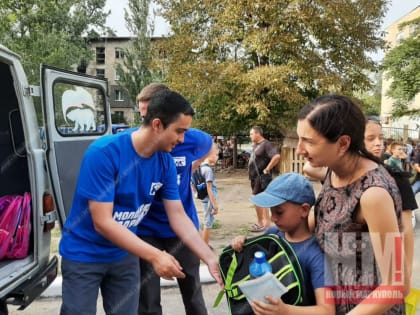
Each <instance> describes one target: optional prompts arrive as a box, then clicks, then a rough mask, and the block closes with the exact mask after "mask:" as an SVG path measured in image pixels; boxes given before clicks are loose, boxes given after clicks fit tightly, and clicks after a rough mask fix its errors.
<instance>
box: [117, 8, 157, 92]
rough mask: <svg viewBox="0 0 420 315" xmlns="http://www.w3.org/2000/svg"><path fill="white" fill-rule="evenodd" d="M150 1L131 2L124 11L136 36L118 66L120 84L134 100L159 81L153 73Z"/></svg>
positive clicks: (127, 21)
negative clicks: (144, 88)
mask: <svg viewBox="0 0 420 315" xmlns="http://www.w3.org/2000/svg"><path fill="white" fill-rule="evenodd" d="M149 6H150V0H129V2H128V7H129V10H126V9H124V12H125V20H126V25H127V28H128V30H129V31H130V32H131V33H133V34H136V37H135V38H134V39H133V40H132V42H131V45H130V47H129V48H127V49H125V50H124V58H123V62H122V63H121V64H117V71H118V74H119V75H120V80H119V82H118V84H119V85H120V86H121V87H122V88H123V89H125V90H126V91H127V92H128V94H129V96H130V98H131V99H132V100H135V99H136V96H137V94H138V93H139V92H140V90H141V89H142V88H143V87H144V86H146V85H148V84H149V83H151V82H153V81H159V80H158V79H157V78H156V76H154V75H153V73H152V72H151V70H150V68H151V66H150V65H151V62H152V55H151V37H152V33H153V27H152V25H151V24H150V23H148V21H147V16H148V12H149Z"/></svg>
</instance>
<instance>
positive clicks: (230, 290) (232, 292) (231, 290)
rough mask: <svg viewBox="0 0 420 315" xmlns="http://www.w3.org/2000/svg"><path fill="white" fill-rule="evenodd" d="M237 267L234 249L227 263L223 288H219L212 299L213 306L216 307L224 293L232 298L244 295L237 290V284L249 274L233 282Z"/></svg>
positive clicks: (240, 297) (248, 277)
mask: <svg viewBox="0 0 420 315" xmlns="http://www.w3.org/2000/svg"><path fill="white" fill-rule="evenodd" d="M237 267H238V260H237V258H236V254H235V251H233V252H232V262H231V263H230V265H229V269H228V271H227V273H226V279H225V287H224V289H223V290H220V291H219V293H218V294H217V297H216V300H215V301H214V304H213V307H217V306H219V304H220V301H221V300H222V298H223V296H224V294H225V293H226V295H227V296H228V297H230V298H234V299H242V298H244V297H245V296H244V295H243V294H242V293H241V292H240V291H239V286H238V284H239V283H240V282H243V281H246V280H248V279H250V276H249V275H248V276H246V277H245V278H243V279H242V280H240V281H239V282H235V283H233V282H232V280H233V276H234V275H235V271H236V268H237Z"/></svg>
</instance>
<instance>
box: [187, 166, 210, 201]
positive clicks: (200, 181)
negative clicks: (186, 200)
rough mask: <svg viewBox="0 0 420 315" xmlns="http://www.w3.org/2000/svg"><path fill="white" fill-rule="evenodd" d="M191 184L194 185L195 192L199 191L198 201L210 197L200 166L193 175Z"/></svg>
mask: <svg viewBox="0 0 420 315" xmlns="http://www.w3.org/2000/svg"><path fill="white" fill-rule="evenodd" d="M191 182H192V184H193V185H194V187H195V190H196V191H197V198H198V199H201V200H203V199H204V198H206V197H207V196H208V193H207V183H206V179H205V178H204V177H203V175H202V174H201V167H200V166H198V168H197V169H196V170H195V171H194V173H193V174H192V176H191Z"/></svg>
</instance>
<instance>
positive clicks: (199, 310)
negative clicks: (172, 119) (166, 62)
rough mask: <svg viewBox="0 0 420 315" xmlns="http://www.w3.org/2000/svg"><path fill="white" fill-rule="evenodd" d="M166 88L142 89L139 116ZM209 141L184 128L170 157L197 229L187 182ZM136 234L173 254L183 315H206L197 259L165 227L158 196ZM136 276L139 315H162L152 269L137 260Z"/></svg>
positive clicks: (186, 206) (139, 97) (210, 141)
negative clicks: (179, 269) (178, 267)
mask: <svg viewBox="0 0 420 315" xmlns="http://www.w3.org/2000/svg"><path fill="white" fill-rule="evenodd" d="M164 89H168V87H167V86H166V85H163V84H160V83H152V84H150V85H148V86H146V87H144V88H143V90H142V91H141V92H140V93H139V95H138V97H137V101H138V104H139V109H140V115H141V116H145V115H146V113H147V108H148V104H149V101H150V99H151V97H152V96H153V94H154V93H156V92H157V91H159V90H164ZM212 142H213V140H212V138H211V136H210V135H208V134H207V133H205V132H203V131H200V130H198V129H193V128H191V129H188V130H187V132H186V133H185V137H184V142H183V143H181V144H179V145H177V146H176V147H175V148H174V149H173V150H172V151H171V155H172V158H173V159H174V162H175V167H176V172H177V183H178V186H179V194H180V198H181V201H182V204H183V205H184V209H185V212H186V213H187V215H188V216H189V217H190V219H191V220H192V222H193V223H194V225H195V227H196V228H197V230H198V229H199V220H198V216H197V209H196V207H195V204H194V200H193V195H192V191H191V186H190V181H191V174H192V163H193V162H194V161H197V160H198V161H200V159H203V158H204V157H205V156H206V154H207V153H208V152H209V150H210V148H211V146H212ZM137 235H138V236H140V237H141V239H142V240H143V241H145V242H147V243H149V244H150V245H152V246H154V247H156V248H159V249H161V250H164V251H166V252H168V253H171V254H172V255H174V257H175V258H176V259H177V260H178V261H179V263H180V264H181V266H182V271H183V272H184V274H185V278H183V279H180V278H178V279H177V281H178V285H179V288H180V290H181V294H182V300H183V302H184V307H185V314H186V315H190V314H191V315H192V314H194V315H207V308H206V305H205V302H204V298H203V293H202V289H201V283H200V272H199V268H200V259H199V258H198V257H197V255H195V254H194V253H193V252H192V251H191V250H190V249H189V248H188V247H186V246H185V245H184V243H183V242H182V241H181V240H180V239H179V237H177V236H176V234H175V233H174V232H173V230H172V229H171V226H170V225H169V221H168V217H167V215H166V211H165V207H164V205H163V203H162V199H161V196H160V195H159V194H157V195H156V198H155V200H154V201H153V202H152V205H151V207H150V211H149V213H148V215H147V216H146V217H145V218H144V220H143V221H142V222H141V223H140V224H139V226H138V228H137ZM140 274H141V275H142V278H143V279H147V280H145V281H142V282H141V286H140V302H139V311H138V314H139V315H151V314H153V315H158V314H162V306H161V291H160V278H159V276H158V275H157V274H156V272H155V271H154V270H153V266H152V265H151V264H150V263H149V262H147V261H145V260H143V259H140Z"/></svg>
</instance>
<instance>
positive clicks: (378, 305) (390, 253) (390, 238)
mask: <svg viewBox="0 0 420 315" xmlns="http://www.w3.org/2000/svg"><path fill="white" fill-rule="evenodd" d="M356 220H357V221H358V222H359V223H362V222H365V223H366V224H367V226H368V229H369V236H370V240H371V242H372V247H373V250H374V255H375V260H376V263H377V265H378V267H379V272H380V275H381V280H382V282H381V283H380V285H379V286H378V287H377V288H376V289H375V290H374V291H372V292H371V294H369V296H368V297H367V298H366V299H365V300H363V301H362V302H361V303H360V304H358V305H357V306H356V307H355V308H354V309H353V310H351V311H350V312H349V313H348V314H349V315H355V314H360V315H368V314H383V313H384V312H386V311H387V310H389V309H390V308H392V306H393V305H394V304H397V303H403V302H404V301H403V300H402V301H395V303H391V302H389V301H386V300H384V301H380V300H378V299H380V297H381V296H383V294H381V293H383V292H389V291H390V290H395V294H396V295H397V296H399V295H400V296H403V292H402V291H401V289H402V287H403V286H404V282H403V279H404V276H405V275H401V281H397V280H398V275H397V270H394V267H395V264H393V263H392V261H393V260H395V259H400V264H401V266H403V265H404V255H403V251H402V247H401V248H399V249H398V246H395V244H396V242H399V241H401V233H400V231H399V228H398V221H397V216H396V214H395V209H394V202H393V200H392V198H391V196H390V194H389V193H388V192H387V191H386V190H385V189H383V188H380V187H372V188H369V189H367V190H366V191H365V192H364V193H363V195H362V197H361V199H360V212H359V213H358V214H357V218H356ZM397 249H398V250H397ZM381 290H382V292H381Z"/></svg>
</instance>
